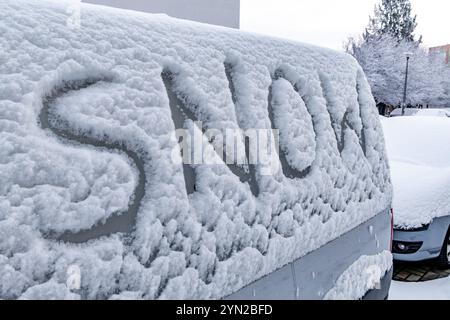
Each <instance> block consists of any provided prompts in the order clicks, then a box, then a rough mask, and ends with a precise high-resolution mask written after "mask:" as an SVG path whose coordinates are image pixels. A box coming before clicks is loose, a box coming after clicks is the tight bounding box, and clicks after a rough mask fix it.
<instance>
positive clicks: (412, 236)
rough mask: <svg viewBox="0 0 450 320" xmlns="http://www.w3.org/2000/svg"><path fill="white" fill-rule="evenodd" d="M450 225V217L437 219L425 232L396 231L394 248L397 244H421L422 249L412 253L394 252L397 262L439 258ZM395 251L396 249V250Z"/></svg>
mask: <svg viewBox="0 0 450 320" xmlns="http://www.w3.org/2000/svg"><path fill="white" fill-rule="evenodd" d="M449 225H450V217H449V216H446V217H441V218H436V219H435V220H434V221H433V222H432V223H431V224H430V226H429V228H428V229H427V230H424V231H401V230H395V231H394V247H395V244H396V243H406V244H411V243H414V244H418V243H421V244H420V248H419V249H418V250H417V251H415V252H412V253H400V252H398V251H395V250H394V252H393V255H394V260H397V261H424V260H430V259H434V258H437V257H438V256H439V253H440V252H441V248H442V244H443V243H444V238H445V235H446V234H447V230H448V227H449ZM394 249H395V248H394Z"/></svg>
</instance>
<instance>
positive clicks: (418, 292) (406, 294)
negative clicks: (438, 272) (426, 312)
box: [389, 278, 450, 301]
mask: <svg viewBox="0 0 450 320" xmlns="http://www.w3.org/2000/svg"><path fill="white" fill-rule="evenodd" d="M389 300H416V301H417V300H450V281H449V279H448V278H443V279H437V280H431V281H423V282H400V281H392V283H391V289H390V291H389Z"/></svg>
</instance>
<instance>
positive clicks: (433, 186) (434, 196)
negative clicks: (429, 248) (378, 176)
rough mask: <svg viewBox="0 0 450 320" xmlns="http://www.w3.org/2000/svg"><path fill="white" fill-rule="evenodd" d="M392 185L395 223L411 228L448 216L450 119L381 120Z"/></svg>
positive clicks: (397, 118)
mask: <svg viewBox="0 0 450 320" xmlns="http://www.w3.org/2000/svg"><path fill="white" fill-rule="evenodd" d="M382 124H383V128H384V134H385V137H386V147H387V150H388V156H389V161H390V166H391V174H392V183H393V186H394V200H393V208H394V223H395V225H396V226H397V227H399V228H403V229H411V228H417V227H421V226H422V225H426V224H429V223H431V222H432V221H433V219H434V218H438V217H442V216H446V215H449V213H450V145H449V143H448V141H449V139H450V119H449V118H447V117H439V116H412V117H395V118H382Z"/></svg>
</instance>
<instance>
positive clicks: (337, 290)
mask: <svg viewBox="0 0 450 320" xmlns="http://www.w3.org/2000/svg"><path fill="white" fill-rule="evenodd" d="M391 268H392V253H391V252H390V251H383V252H382V253H380V254H378V255H375V256H361V257H360V258H359V259H358V260H357V261H355V262H354V263H353V264H352V265H351V266H350V267H349V268H348V269H347V270H346V271H344V273H343V274H342V275H341V276H340V277H339V278H338V280H337V281H336V285H335V287H334V288H333V289H331V290H330V291H328V293H327V294H326V295H325V298H324V299H325V300H358V299H361V298H363V297H364V295H365V294H366V293H367V291H369V290H372V289H375V288H376V287H377V285H379V284H380V281H381V279H382V278H383V277H384V276H385V275H386V272H388V271H389V270H391Z"/></svg>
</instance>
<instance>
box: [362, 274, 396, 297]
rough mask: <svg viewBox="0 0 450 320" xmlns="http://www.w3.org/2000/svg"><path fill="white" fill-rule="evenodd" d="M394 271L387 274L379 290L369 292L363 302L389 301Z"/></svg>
mask: <svg viewBox="0 0 450 320" xmlns="http://www.w3.org/2000/svg"><path fill="white" fill-rule="evenodd" d="M392 274H393V269H392V268H391V270H389V271H388V272H386V274H385V275H384V277H383V278H382V279H381V282H380V287H379V289H373V290H370V291H368V292H367V293H366V294H365V296H364V297H363V298H362V299H363V300H387V298H388V296H389V289H390V288H391V279H392Z"/></svg>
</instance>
